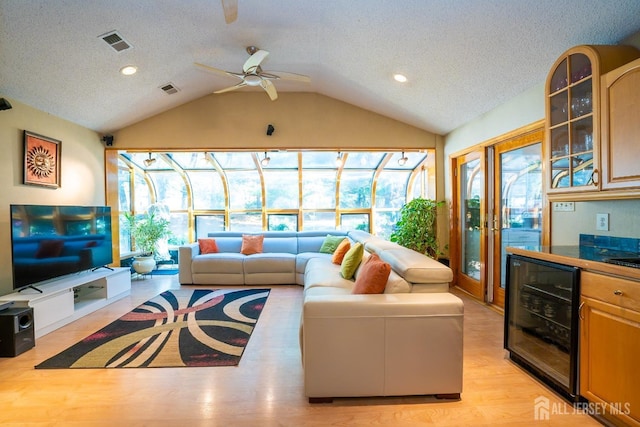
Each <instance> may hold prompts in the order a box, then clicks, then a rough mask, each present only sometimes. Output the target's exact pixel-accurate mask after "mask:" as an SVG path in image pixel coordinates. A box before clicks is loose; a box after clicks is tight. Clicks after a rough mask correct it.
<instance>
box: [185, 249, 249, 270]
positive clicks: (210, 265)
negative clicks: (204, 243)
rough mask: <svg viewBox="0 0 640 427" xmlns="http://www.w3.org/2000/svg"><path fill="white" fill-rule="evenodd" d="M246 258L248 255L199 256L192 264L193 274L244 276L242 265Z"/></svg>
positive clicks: (219, 254)
mask: <svg viewBox="0 0 640 427" xmlns="http://www.w3.org/2000/svg"><path fill="white" fill-rule="evenodd" d="M246 257H247V256H246V255H242V254H232V253H217V254H206V255H198V256H197V257H195V258H193V260H192V262H191V272H192V273H194V274H196V273H211V274H216V273H224V274H244V270H243V267H242V264H243V262H244V259H245V258H246Z"/></svg>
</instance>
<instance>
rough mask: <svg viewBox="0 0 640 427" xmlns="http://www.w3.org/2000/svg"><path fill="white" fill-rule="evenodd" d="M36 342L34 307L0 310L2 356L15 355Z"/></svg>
mask: <svg viewBox="0 0 640 427" xmlns="http://www.w3.org/2000/svg"><path fill="white" fill-rule="evenodd" d="M35 344H36V340H35V336H34V327H33V309H32V308H30V307H18V308H8V309H6V310H2V311H0V357H15V356H17V355H19V354H22V353H24V352H25V351H27V350H29V349H31V348H32V347H33V346H35Z"/></svg>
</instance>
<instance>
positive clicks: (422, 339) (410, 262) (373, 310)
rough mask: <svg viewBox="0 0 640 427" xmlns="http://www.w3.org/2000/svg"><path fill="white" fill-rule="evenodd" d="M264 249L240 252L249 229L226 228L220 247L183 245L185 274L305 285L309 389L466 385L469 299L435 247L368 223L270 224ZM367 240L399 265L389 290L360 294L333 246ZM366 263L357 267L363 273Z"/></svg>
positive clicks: (421, 391) (440, 391)
mask: <svg viewBox="0 0 640 427" xmlns="http://www.w3.org/2000/svg"><path fill="white" fill-rule="evenodd" d="M259 234H263V235H264V236H265V237H264V247H263V253H260V254H253V255H242V254H240V248H241V245H242V235H243V233H239V232H217V233H210V234H209V236H210V237H212V238H215V240H216V243H217V246H218V249H219V253H214V254H205V255H201V254H199V246H198V243H193V244H189V245H185V246H182V247H180V249H179V268H180V272H179V280H180V283H181V284H199V285H279V284H298V285H302V286H304V302H303V310H302V321H301V327H300V346H301V351H302V362H303V367H304V387H305V394H306V396H307V397H308V398H309V401H311V402H322V401H327V400H331V399H332V398H334V397H355V396H402V395H438V396H440V397H446V398H459V397H460V393H461V392H462V347H463V341H462V332H463V316H464V307H463V304H462V300H460V299H459V298H458V297H456V296H455V295H453V294H451V293H449V283H450V282H451V280H452V278H453V274H452V272H451V270H450V269H449V268H448V267H447V266H445V265H443V264H441V263H439V262H438V261H435V260H433V259H431V258H429V257H427V256H425V255H422V254H419V253H417V252H415V251H412V250H410V249H407V248H404V247H402V246H399V245H397V244H395V243H392V242H389V241H386V240H384V239H381V238H378V237H376V236H372V235H371V234H369V233H366V232H362V231H349V232H344V231H336V230H332V231H309V232H264V233H259ZM327 234H330V235H340V236H345V237H347V238H349V240H350V241H351V242H352V243H354V244H355V243H356V242H360V243H362V244H363V246H364V249H365V255H364V258H366V257H368V256H369V255H370V254H373V253H375V254H377V255H378V256H379V257H380V259H381V260H382V261H384V262H386V263H388V264H390V265H391V268H392V270H391V274H390V276H389V279H388V281H387V284H386V287H385V290H384V293H382V294H366V295H361V294H353V293H352V291H353V288H354V281H353V280H347V279H344V278H343V277H342V276H341V274H340V265H337V264H333V263H332V262H331V255H330V254H323V253H320V252H319V250H320V247H321V246H322V243H323V241H324V239H325V237H326V236H327ZM359 271H360V269H358V270H356V273H355V276H356V278H357V277H358V273H359Z"/></svg>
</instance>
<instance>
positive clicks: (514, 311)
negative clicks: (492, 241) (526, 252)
mask: <svg viewBox="0 0 640 427" xmlns="http://www.w3.org/2000/svg"><path fill="white" fill-rule="evenodd" d="M579 302H580V289H579V269H577V268H574V267H570V266H566V265H562V264H555V263H551V262H546V261H541V260H537V259H533V258H527V257H523V256H519V255H508V257H507V287H506V303H505V325H504V347H505V348H506V349H507V350H508V351H509V356H510V358H511V360H513V361H514V362H515V363H517V364H519V365H520V366H522V367H523V368H525V369H526V370H528V371H529V372H531V373H532V374H533V375H535V376H536V377H538V378H539V379H541V380H542V381H543V382H545V383H546V384H548V385H549V386H550V387H552V388H553V389H554V390H556V391H557V392H559V393H560V394H562V395H563V396H564V397H566V398H567V399H569V400H570V401H572V402H576V401H578V305H579Z"/></svg>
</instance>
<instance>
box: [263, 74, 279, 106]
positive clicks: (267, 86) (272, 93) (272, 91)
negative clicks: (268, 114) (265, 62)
mask: <svg viewBox="0 0 640 427" xmlns="http://www.w3.org/2000/svg"><path fill="white" fill-rule="evenodd" d="M260 86H262V89H264V90H265V92H267V95H269V98H271V100H272V101H275V100H276V99H278V91H277V90H276V87H275V86H274V85H273V83H271V81H270V80H265V79H263V80H262V83H260Z"/></svg>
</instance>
